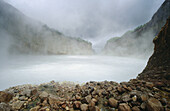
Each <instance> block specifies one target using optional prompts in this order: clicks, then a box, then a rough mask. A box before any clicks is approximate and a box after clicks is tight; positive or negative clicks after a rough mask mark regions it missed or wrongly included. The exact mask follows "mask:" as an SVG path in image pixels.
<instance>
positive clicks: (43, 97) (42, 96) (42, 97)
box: [39, 91, 49, 100]
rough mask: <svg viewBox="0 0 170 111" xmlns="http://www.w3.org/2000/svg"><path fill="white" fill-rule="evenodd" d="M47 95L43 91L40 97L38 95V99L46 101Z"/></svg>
mask: <svg viewBox="0 0 170 111" xmlns="http://www.w3.org/2000/svg"><path fill="white" fill-rule="evenodd" d="M48 96H49V95H48V93H47V92H45V91H43V92H42V93H41V94H40V95H39V97H40V98H41V99H43V100H44V99H47V98H48Z"/></svg>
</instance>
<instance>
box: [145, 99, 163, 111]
mask: <svg viewBox="0 0 170 111" xmlns="http://www.w3.org/2000/svg"><path fill="white" fill-rule="evenodd" d="M146 107H147V110H148V111H163V106H162V104H161V102H160V101H158V100H157V99H155V98H149V99H148V101H147V104H146Z"/></svg>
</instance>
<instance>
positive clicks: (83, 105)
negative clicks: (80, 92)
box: [80, 104, 88, 111]
mask: <svg viewBox="0 0 170 111" xmlns="http://www.w3.org/2000/svg"><path fill="white" fill-rule="evenodd" d="M80 109H81V110H82V111H87V110H88V105H87V104H82V105H81V106H80Z"/></svg>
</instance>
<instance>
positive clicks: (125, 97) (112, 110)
mask: <svg viewBox="0 0 170 111" xmlns="http://www.w3.org/2000/svg"><path fill="white" fill-rule="evenodd" d="M0 102H1V103H0V111H10V110H14V111H15V110H19V111H28V110H30V111H62V110H67V111H79V110H81V111H146V110H147V111H169V110H170V88H167V86H166V84H164V83H163V82H155V83H152V82H146V81H143V80H138V79H132V80H130V81H129V82H122V83H116V82H113V81H104V82H93V81H91V82H87V83H86V84H85V85H74V84H59V83H58V82H54V81H51V82H50V83H46V84H41V85H38V86H32V85H22V86H16V87H11V88H9V89H6V90H5V91H1V92H0Z"/></svg>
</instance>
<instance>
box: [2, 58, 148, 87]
mask: <svg viewBox="0 0 170 111" xmlns="http://www.w3.org/2000/svg"><path fill="white" fill-rule="evenodd" d="M145 65H146V60H143V59H133V58H124V57H114V56H113V57H112V56H110V57H109V56H108V57H106V56H14V57H13V58H10V59H9V60H8V61H6V62H4V63H2V62H1V63H0V66H1V69H0V75H1V78H0V90H2V89H5V88H7V87H10V86H15V85H21V84H40V83H45V82H49V81H51V80H55V81H59V82H62V81H72V82H77V83H85V82H87V81H104V80H112V81H117V82H122V81H128V80H129V78H135V77H136V76H137V74H138V73H140V72H141V71H142V69H143V68H144V67H145Z"/></svg>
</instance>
